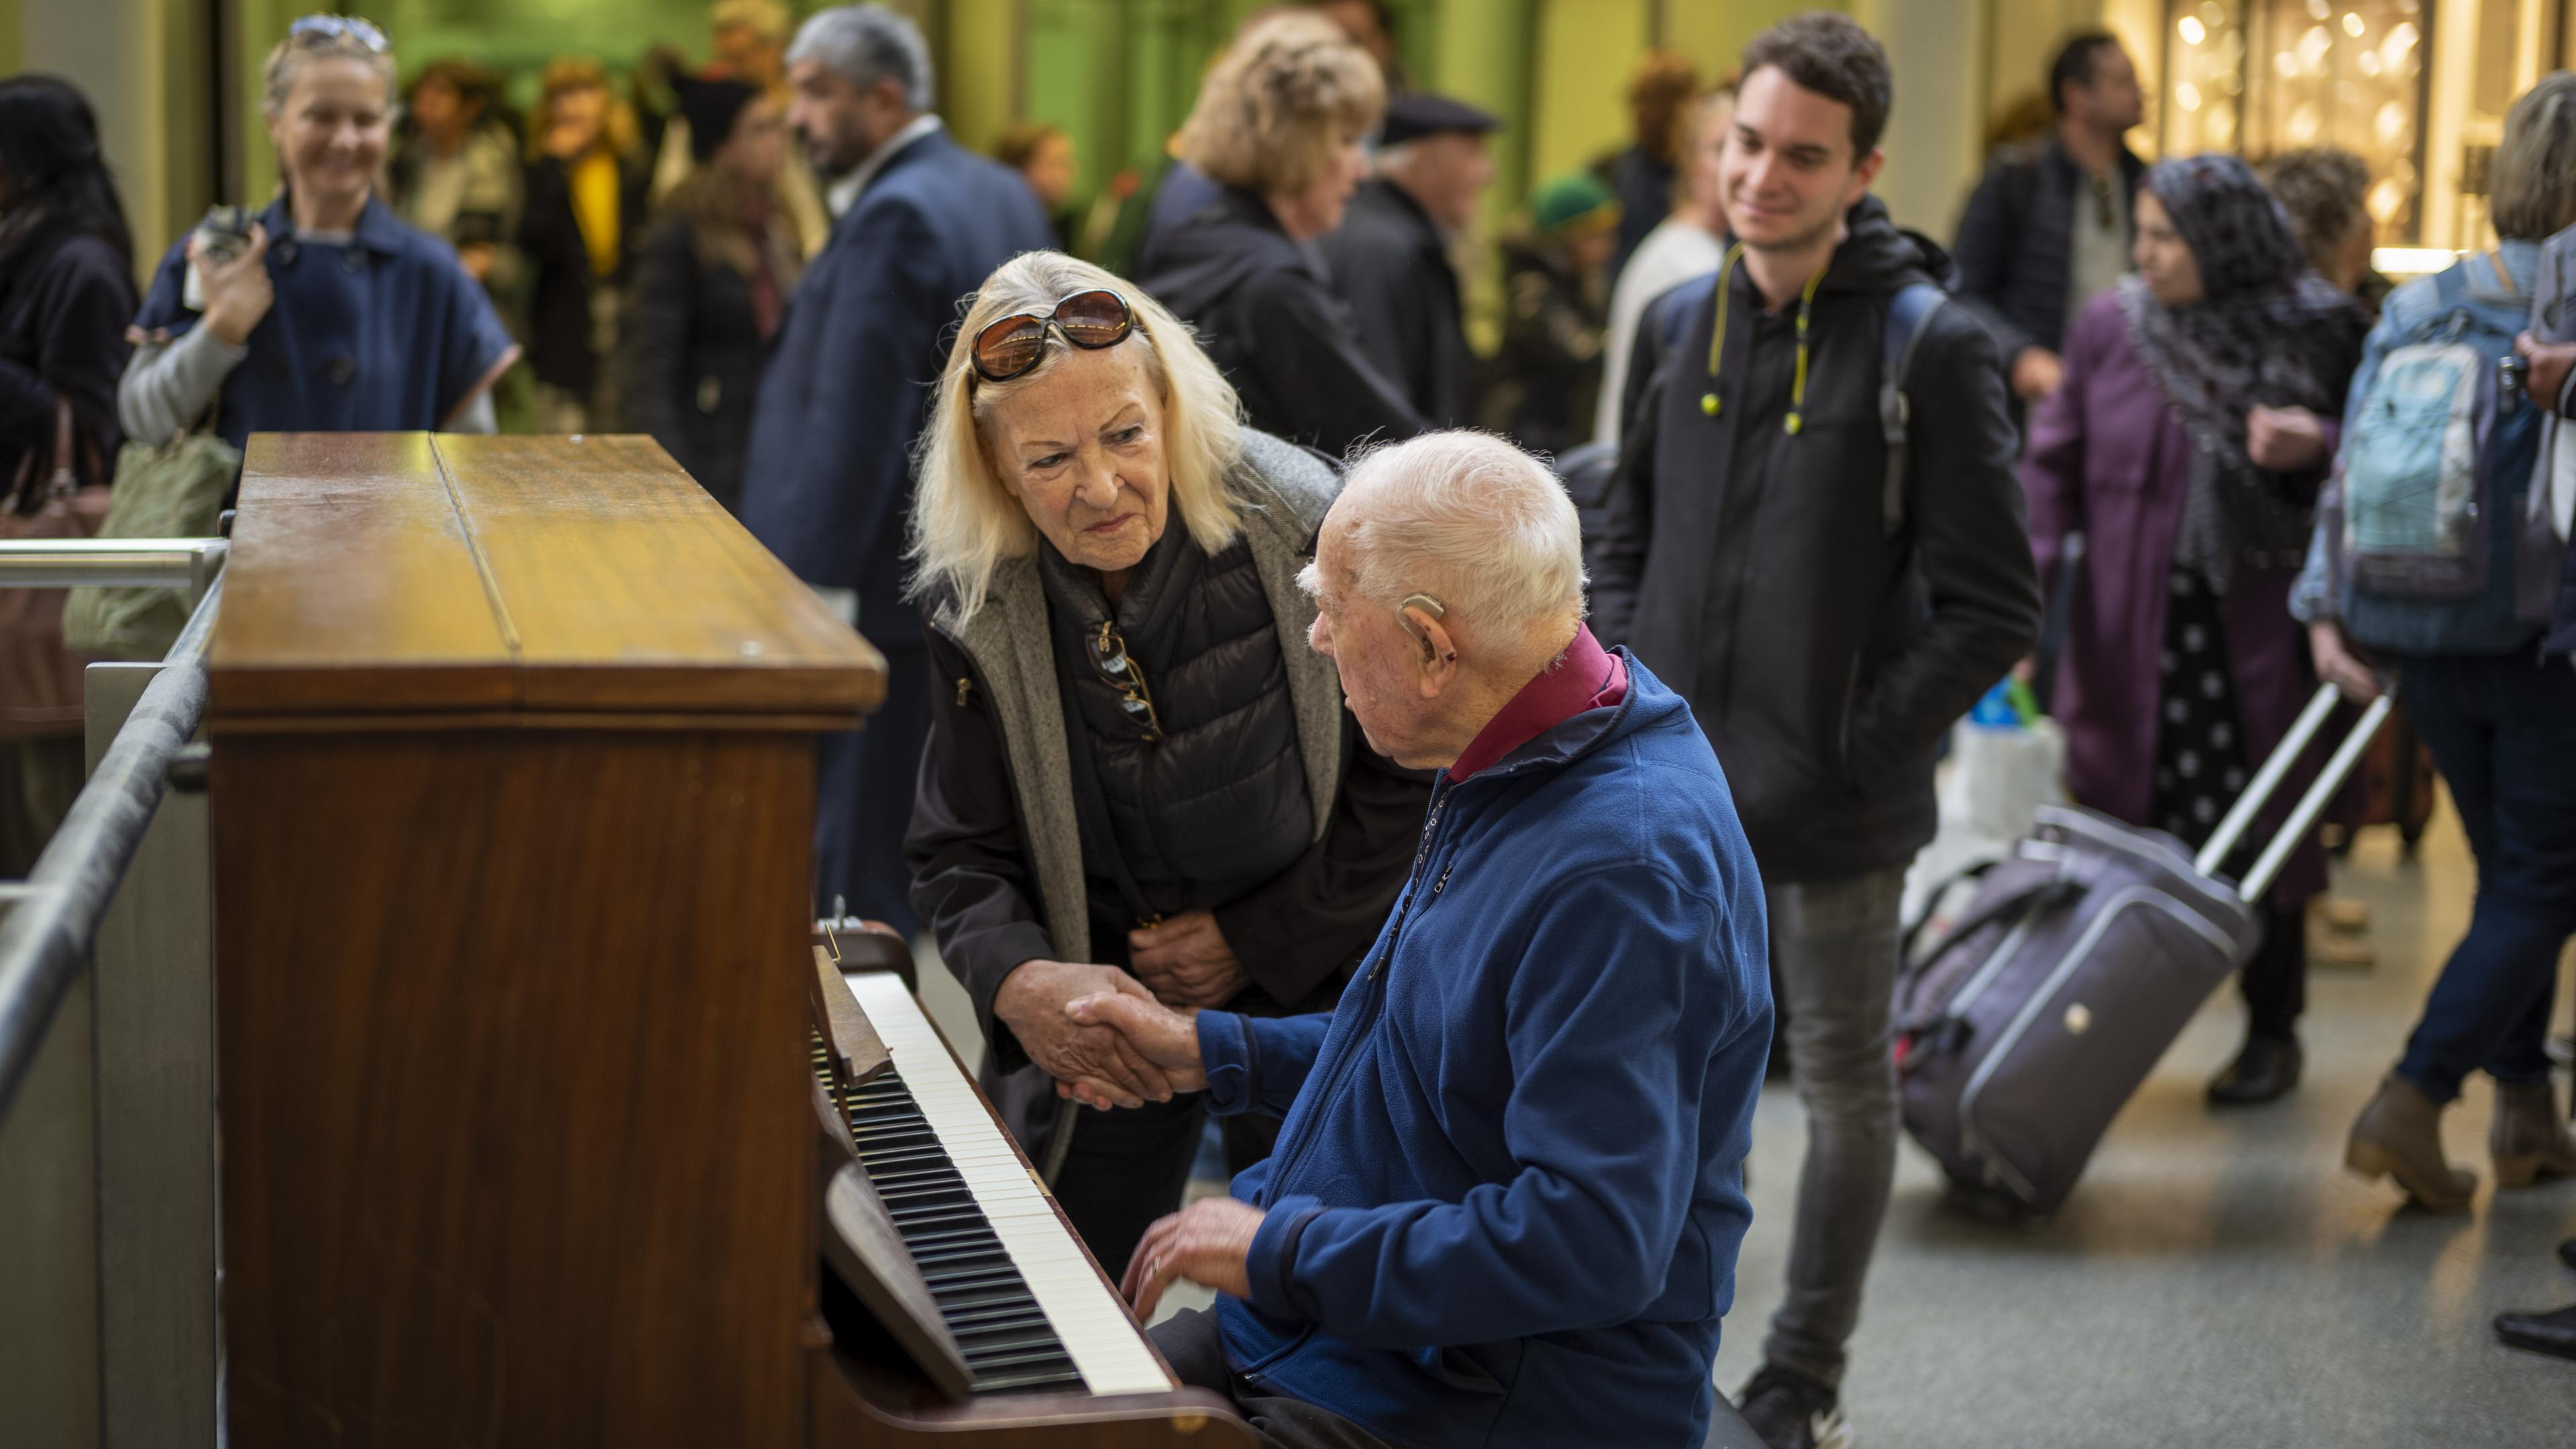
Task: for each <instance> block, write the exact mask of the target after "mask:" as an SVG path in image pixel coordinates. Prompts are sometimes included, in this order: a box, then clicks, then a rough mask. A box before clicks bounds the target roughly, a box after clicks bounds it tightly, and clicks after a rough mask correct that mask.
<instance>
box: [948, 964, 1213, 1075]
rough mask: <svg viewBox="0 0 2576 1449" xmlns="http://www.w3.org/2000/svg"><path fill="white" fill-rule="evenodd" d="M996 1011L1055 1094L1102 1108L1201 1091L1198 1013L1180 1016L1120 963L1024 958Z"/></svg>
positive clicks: (1191, 1010)
mask: <svg viewBox="0 0 2576 1449" xmlns="http://www.w3.org/2000/svg"><path fill="white" fill-rule="evenodd" d="M993 1014H994V1015H995V1016H997V1017H999V1018H1001V1020H1002V1022H1003V1024H1004V1025H1006V1026H1008V1027H1010V1029H1011V1034H1012V1035H1013V1036H1015V1037H1017V1038H1018V1039H1019V1043H1020V1049H1021V1050H1023V1051H1025V1052H1027V1053H1028V1055H1029V1060H1030V1061H1032V1062H1035V1063H1036V1064H1037V1065H1038V1067H1039V1068H1040V1069H1041V1070H1043V1071H1044V1072H1045V1073H1046V1074H1047V1075H1048V1076H1050V1077H1053V1078H1055V1090H1056V1095H1057V1096H1059V1097H1069V1098H1072V1099H1073V1100H1075V1101H1078V1102H1080V1103H1082V1104H1083V1105H1084V1106H1087V1107H1093V1108H1097V1109H1100V1110H1103V1111H1105V1110H1107V1109H1108V1108H1111V1107H1141V1106H1143V1105H1145V1104H1146V1103H1147V1102H1168V1101H1170V1100H1171V1099H1172V1096H1173V1094H1175V1093H1178V1092H1196V1091H1202V1090H1204V1089H1205V1088H1206V1087H1207V1072H1206V1071H1205V1069H1203V1068H1202V1067H1201V1066H1200V1063H1199V1032H1198V1010H1197V1008H1196V1006H1195V1005H1186V1006H1183V1007H1181V1008H1180V1009H1175V1007H1174V1006H1173V1005H1170V1004H1167V1003H1166V1000H1158V999H1156V995H1155V993H1154V992H1153V991H1152V990H1151V989H1149V988H1148V987H1147V986H1146V984H1145V983H1144V982H1142V981H1140V980H1138V979H1137V978H1136V977H1134V976H1130V975H1128V974H1127V973H1126V972H1124V971H1121V970H1119V969H1118V968H1117V967H1115V966H1091V965H1083V964H1080V963H1076V962H1071V961H1024V962H1022V963H1021V964H1020V966H1019V967H1018V969H1016V970H1014V971H1013V972H1012V973H1011V974H1010V975H1009V976H1007V977H1005V978H1003V981H1002V989H1001V990H1000V991H999V992H997V993H995V995H994V997H993Z"/></svg>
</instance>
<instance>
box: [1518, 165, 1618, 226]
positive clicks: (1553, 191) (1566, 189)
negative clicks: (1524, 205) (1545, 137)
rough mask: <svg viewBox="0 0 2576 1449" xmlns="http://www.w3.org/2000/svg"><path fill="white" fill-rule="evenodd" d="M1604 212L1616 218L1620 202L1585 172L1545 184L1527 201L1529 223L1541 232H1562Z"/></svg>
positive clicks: (1605, 218)
mask: <svg viewBox="0 0 2576 1449" xmlns="http://www.w3.org/2000/svg"><path fill="white" fill-rule="evenodd" d="M1605 211H1606V212H1608V213H1609V214H1610V215H1611V216H1616V215H1617V214H1618V211H1619V199H1618V198H1617V197H1615V196H1612V195H1611V194H1610V188H1609V187H1607V186H1604V185H1602V184H1601V183H1600V181H1599V180H1597V179H1595V178H1594V177H1593V176H1592V174H1591V173H1589V172H1585V171H1577V172H1575V173H1574V174H1573V175H1571V176H1560V177H1558V178H1556V179H1555V180H1554V181H1550V182H1547V183H1545V184H1544V185H1542V186H1540V187H1539V189H1538V190H1537V192H1536V193H1534V194H1533V195H1532V196H1531V197H1530V220H1531V222H1533V223H1534V224H1536V226H1537V227H1538V229H1539V230H1540V231H1563V230H1565V229H1566V228H1567V227H1570V226H1572V225H1574V224H1575V223H1576V222H1578V221H1584V220H1587V219H1590V218H1594V217H1596V216H1598V215H1599V214H1600V213H1602V212H1605ZM1601 219H1603V220H1607V219H1608V218H1607V217H1602V218H1601Z"/></svg>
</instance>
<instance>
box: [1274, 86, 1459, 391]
mask: <svg viewBox="0 0 2576 1449" xmlns="http://www.w3.org/2000/svg"><path fill="white" fill-rule="evenodd" d="M1501 124H1502V122H1501V121H1499V120H1497V119H1495V118H1494V117H1493V116H1490V115H1488V114H1486V113H1485V112H1483V111H1480V110H1477V109H1476V108H1475V107H1474V106H1470V105H1465V104H1462V103H1460V102H1458V101H1453V100H1449V99H1447V98H1445V97H1442V96H1434V95H1426V94H1424V93H1422V92H1420V91H1412V92H1407V93H1406V94H1403V95H1399V96H1395V97H1393V98H1392V99H1390V100H1388V102H1387V103H1386V123H1385V125H1384V126H1383V127H1382V128H1381V129H1380V131H1379V133H1378V151H1377V167H1376V169H1377V174H1376V175H1374V176H1372V177H1370V178H1369V179H1368V180H1366V181H1363V182H1361V183H1360V186H1359V190H1357V191H1355V192H1353V193H1352V194H1351V204H1350V209H1349V210H1348V211H1346V212H1344V213H1343V215H1342V224H1341V225H1340V226H1339V227H1336V228H1335V229H1334V230H1332V231H1331V232H1328V233H1326V234H1325V235H1324V236H1323V237H1322V238H1320V239H1319V240H1318V241H1317V242H1316V245H1317V246H1319V247H1321V248H1322V249H1323V253H1324V264H1325V266H1326V267H1327V269H1329V270H1330V271H1331V272H1332V274H1333V290H1335V291H1337V292H1339V293H1341V294H1342V300H1343V301H1345V302H1348V303H1350V304H1351V321H1352V322H1353V323H1354V324H1356V325H1357V326H1358V328H1359V333H1360V346H1361V348H1362V349H1363V350H1364V351H1366V352H1367V353H1368V359H1369V361H1371V362H1373V363H1376V364H1377V369H1378V371H1379V372H1382V373H1384V374H1385V375H1386V376H1387V377H1389V378H1391V379H1393V380H1394V381H1395V382H1397V383H1399V384H1401V385H1402V386H1403V388H1404V392H1405V396H1406V397H1407V399H1409V400H1410V401H1411V402H1412V404H1413V410H1414V411H1415V412H1417V413H1420V414H1422V416H1423V417H1424V418H1425V419H1426V420H1428V421H1429V422H1430V423H1431V424H1432V425H1433V426H1435V427H1443V428H1456V427H1464V426H1466V425H1467V424H1468V423H1470V422H1472V421H1473V420H1474V419H1473V402H1474V399H1473V398H1472V396H1471V395H1470V386H1469V384H1470V381H1471V379H1470V377H1469V371H1470V369H1471V368H1472V367H1473V366H1474V361H1475V359H1474V357H1473V355H1472V354H1470V353H1469V352H1468V350H1467V324H1466V321H1465V314H1464V310H1463V309H1462V308H1461V307H1460V306H1459V303H1458V273H1457V271H1456V270H1455V269H1454V268H1452V267H1451V266H1450V264H1449V243H1450V242H1451V241H1452V240H1453V239H1455V238H1456V237H1457V236H1458V235H1459V234H1460V233H1461V232H1464V231H1465V230H1466V229H1467V228H1468V227H1469V226H1470V225H1472V224H1473V223H1474V222H1475V219H1476V203H1477V201H1478V200H1479V199H1480V198H1481V197H1482V196H1483V195H1484V192H1485V187H1486V185H1487V184H1488V183H1490V182H1491V181H1492V180H1493V179H1494V160H1493V156H1492V153H1491V152H1490V151H1489V150H1488V149H1487V147H1486V144H1485V137H1486V135H1487V133H1489V132H1491V131H1492V130H1493V129H1494V128H1495V127H1497V126H1500V125H1501Z"/></svg>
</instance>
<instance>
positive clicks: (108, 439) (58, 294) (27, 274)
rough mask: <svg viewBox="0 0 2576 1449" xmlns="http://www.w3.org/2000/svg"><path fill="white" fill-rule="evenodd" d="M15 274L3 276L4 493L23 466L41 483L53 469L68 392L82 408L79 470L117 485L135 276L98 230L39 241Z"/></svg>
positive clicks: (84, 476)
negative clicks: (59, 416) (58, 408)
mask: <svg viewBox="0 0 2576 1449" xmlns="http://www.w3.org/2000/svg"><path fill="white" fill-rule="evenodd" d="M12 270H13V271H14V272H16V275H12V276H6V277H0V491H5V490H7V489H8V487H9V486H10V484H11V482H12V481H13V480H15V479H16V478H17V476H18V470H19V468H20V467H21V465H22V464H23V465H27V466H28V470H29V472H30V474H31V476H32V477H33V478H34V480H35V481H37V482H38V483H41V482H42V481H43V480H44V478H45V477H46V475H47V474H49V473H50V472H51V471H52V469H53V464H54V422H55V418H54V400H55V398H56V397H58V396H59V397H64V398H69V399H70V400H71V405H72V436H73V444H72V452H73V455H74V456H73V459H72V469H73V472H74V473H75V474H76V475H77V476H78V477H79V478H80V480H81V481H82V482H84V483H105V482H108V481H109V476H108V475H110V474H112V473H113V472H114V470H115V468H116V449H117V445H118V444H119V443H120V442H122V441H123V438H124V434H123V430H122V428H121V427H120V426H119V424H118V423H117V420H116V384H117V380H118V379H119V378H121V377H123V376H124V375H125V360H126V358H127V357H128V356H129V355H130V354H131V353H132V352H133V351H134V347H133V345H132V344H131V343H128V342H127V341H126V340H125V325H126V324H127V323H128V322H131V321H132V320H134V307H135V302H134V274H133V272H132V270H131V269H130V268H129V267H128V266H127V265H126V263H125V259H124V258H122V257H120V256H118V255H117V252H116V248H114V247H113V246H110V245H109V244H108V243H106V242H105V241H102V240H100V239H99V238H97V237H94V236H88V235H77V236H70V237H65V238H62V239H60V240H58V241H46V240H44V239H42V238H37V239H33V244H32V245H30V246H29V247H28V250H27V253H26V254H23V255H22V256H20V257H18V258H16V259H15V265H14V266H13V267H12ZM31 457H32V459H33V460H34V461H33V462H32V464H30V463H29V462H28V460H29V459H30V458H31Z"/></svg>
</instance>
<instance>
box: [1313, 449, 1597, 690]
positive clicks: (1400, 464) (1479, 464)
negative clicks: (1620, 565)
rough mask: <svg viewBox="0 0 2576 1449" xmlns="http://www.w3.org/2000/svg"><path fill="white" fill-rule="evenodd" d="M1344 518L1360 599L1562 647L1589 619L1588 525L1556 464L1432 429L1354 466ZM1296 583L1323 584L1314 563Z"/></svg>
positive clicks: (1343, 499) (1342, 503) (1345, 491)
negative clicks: (1428, 605) (1407, 603)
mask: <svg viewBox="0 0 2576 1449" xmlns="http://www.w3.org/2000/svg"><path fill="white" fill-rule="evenodd" d="M1333 508H1334V511H1335V512H1336V513H1340V514H1342V515H1343V519H1344V524H1343V526H1344V529H1345V534H1344V537H1345V538H1346V539H1347V540H1348V542H1349V545H1350V559H1349V560H1348V562H1349V566H1350V568H1351V570H1352V572H1353V574H1354V575H1355V577H1356V579H1357V583H1358V588H1359V592H1360V595H1361V597H1363V598H1366V599H1369V600H1371V601H1373V602H1376V603H1379V604H1383V605H1385V606H1386V607H1387V608H1390V609H1394V608H1400V607H1402V605H1403V601H1404V600H1405V599H1406V598H1408V597H1410V596H1411V595H1414V594H1417V593H1427V594H1429V595H1431V596H1432V597H1433V598H1435V599H1438V600H1439V601H1440V604H1441V606H1442V608H1443V609H1444V610H1445V611H1446V612H1445V613H1444V614H1443V615H1442V617H1443V618H1445V619H1450V620H1460V621H1464V622H1465V623H1466V625H1467V627H1469V628H1470V629H1484V630H1491V631H1493V632H1494V633H1495V634H1496V635H1498V636H1501V637H1518V638H1523V639H1528V640H1530V641H1532V642H1533V643H1536V642H1538V641H1540V640H1542V639H1543V640H1544V641H1545V645H1546V647H1547V648H1548V649H1550V650H1555V649H1558V648H1561V647H1562V646H1563V644H1564V642H1565V640H1566V638H1567V637H1569V636H1570V635H1571V634H1572V633H1573V630H1574V626H1575V625H1576V624H1577V623H1579V622H1581V620H1582V618H1583V584H1584V578H1583V528H1582V524H1581V523H1580V522H1579V521H1578V520H1577V519H1576V518H1575V516H1574V501H1573V500H1572V499H1570V498H1568V497H1566V496H1565V485H1564V484H1563V483H1561V482H1559V481H1558V479H1557V476H1556V474H1555V473H1553V472H1551V471H1550V470H1549V469H1548V466H1547V465H1546V464H1544V463H1542V462H1540V461H1539V460H1538V459H1536V458H1533V457H1531V456H1530V455H1529V454H1527V453H1524V452H1522V451H1521V450H1520V449H1518V448H1515V447H1513V446H1512V445H1511V444H1510V443H1508V442H1505V441H1504V440H1502V439H1501V438H1498V437H1495V436H1494V435H1493V434H1491V433H1479V432H1469V431H1463V430H1462V431H1458V432H1446V433H1425V434H1423V435H1422V436H1420V437H1418V438H1413V439H1410V440H1408V441H1406V442H1401V443H1394V444H1390V445H1387V446H1385V447H1380V448H1374V449H1371V450H1370V451H1369V452H1367V453H1365V454H1363V455H1362V456H1361V457H1360V458H1359V459H1358V461H1357V462H1355V463H1353V464H1352V465H1351V470H1350V473H1349V475H1348V476H1347V477H1346V478H1345V479H1344V480H1343V482H1342V492H1341V496H1340V498H1339V499H1338V500H1336V501H1335V503H1334V505H1333ZM1299 582H1300V583H1302V584H1304V585H1305V587H1306V589H1307V592H1309V593H1313V592H1315V591H1316V589H1317V586H1318V585H1319V583H1320V582H1321V580H1320V578H1319V576H1318V574H1317V572H1316V569H1315V566H1314V565H1313V564H1309V565H1307V567H1306V571H1305V573H1304V574H1302V575H1300V577H1299Z"/></svg>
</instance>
